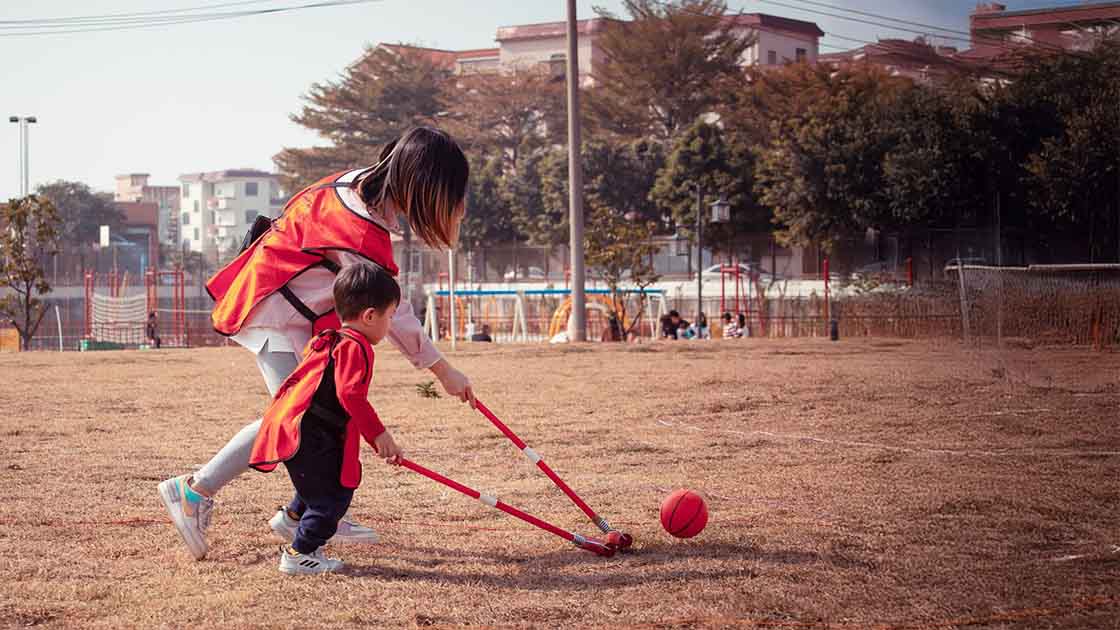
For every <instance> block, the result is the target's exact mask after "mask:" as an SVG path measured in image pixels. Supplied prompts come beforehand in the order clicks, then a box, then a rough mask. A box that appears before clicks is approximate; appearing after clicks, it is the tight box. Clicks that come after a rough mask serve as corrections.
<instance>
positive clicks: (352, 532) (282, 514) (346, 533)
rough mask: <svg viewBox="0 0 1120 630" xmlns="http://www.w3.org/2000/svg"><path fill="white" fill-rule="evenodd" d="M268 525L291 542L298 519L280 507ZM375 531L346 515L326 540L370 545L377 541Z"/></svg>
mask: <svg viewBox="0 0 1120 630" xmlns="http://www.w3.org/2000/svg"><path fill="white" fill-rule="evenodd" d="M268 526H269V527H271V528H272V531H273V532H275V533H276V535H277V536H279V537H281V538H283V539H284V540H286V541H288V542H292V541H293V540H295V538H296V530H297V529H299V521H295V520H292V518H291V517H290V516H288V510H287V509H285V508H283V507H281V508H280V509H278V510H276V514H275V515H274V516H273V517H272V518H271V519H269V520H268ZM377 541H378V538H377V533H376V532H374V531H373V530H372V529H370V528H368V527H365V526H362V525H358V524H357V523H354V522H352V521H350V520H347V519H346V517H343V518H342V520H341V521H339V522H338V529H337V530H335V533H334V536H331V539H330V540H329V541H327V542H332V543H356V544H366V545H372V544H375V543H377Z"/></svg>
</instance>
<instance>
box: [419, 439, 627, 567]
mask: <svg viewBox="0 0 1120 630" xmlns="http://www.w3.org/2000/svg"><path fill="white" fill-rule="evenodd" d="M400 465H401V466H404V467H405V468H407V469H409V470H412V471H414V472H418V473H420V474H421V475H424V476H425V477H427V478H428V479H431V480H432V481H436V482H439V483H442V484H443V485H445V486H447V487H448V488H451V489H452V490H458V491H459V492H462V493H463V494H465V495H467V496H468V497H471V498H472V499H478V500H479V501H482V502H483V503H485V504H486V505H489V506H490V507H492V508H497V509H499V510H501V511H503V512H505V513H506V514H509V515H511V516H516V517H517V518H519V519H521V520H523V521H525V522H526V523H529V524H530V525H536V526H537V527H539V528H541V529H543V530H545V531H546V532H549V533H552V534H556V535H557V536H559V537H561V538H563V539H564V540H567V541H568V542H570V543H572V544H573V545H575V546H577V547H579V548H580V549H584V550H586V551H590V552H591V553H593V554H596V555H599V556H604V557H607V558H609V557H611V556H613V555H614V552H615V547H614V546H612V545H608V544H606V543H605V542H603V541H601V540H597V539H595V538H586V537H584V536H580V535H579V534H576V533H574V532H569V531H564V530H562V529H560V528H559V527H557V526H555V525H553V524H552V523H549V522H547V521H542V520H541V519H539V518H537V517H535V516H533V515H532V514H527V513H525V512H522V511H521V510H519V509H517V508H515V507H513V506H512V505H509V504H506V503H503V502H501V501H499V500H498V499H497V498H496V497H492V496H490V495H486V494H482V493H481V492H479V491H478V490H475V489H473V488H468V487H467V486H464V485H463V484H461V483H459V482H458V481H455V480H454V479H448V478H447V477H444V476H443V475H441V474H439V473H437V472H435V471H434V470H428V469H427V468H424V467H423V466H421V465H420V464H417V463H416V462H413V461H410V460H407V459H405V458H403V457H402V458H400Z"/></svg>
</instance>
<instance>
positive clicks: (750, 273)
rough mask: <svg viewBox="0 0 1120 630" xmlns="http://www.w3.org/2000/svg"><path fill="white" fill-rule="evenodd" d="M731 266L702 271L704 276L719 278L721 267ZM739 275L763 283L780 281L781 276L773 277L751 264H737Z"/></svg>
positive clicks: (768, 272)
mask: <svg viewBox="0 0 1120 630" xmlns="http://www.w3.org/2000/svg"><path fill="white" fill-rule="evenodd" d="M730 266H731V265H712V266H711V267H708V268H707V269H705V270H704V275H705V276H719V274H720V269H721V268H723V267H730ZM738 267H739V273H740V274H742V276H743V278H744V279H746V278H754V277H758V278H759V279H760V280H762V281H763V282H773V281H774V280H781V279H782V276H781V275H774V273H773V272H771V271H769V270H767V269H763V268H762V267H760V266H758V265H755V264H751V263H739V265H738Z"/></svg>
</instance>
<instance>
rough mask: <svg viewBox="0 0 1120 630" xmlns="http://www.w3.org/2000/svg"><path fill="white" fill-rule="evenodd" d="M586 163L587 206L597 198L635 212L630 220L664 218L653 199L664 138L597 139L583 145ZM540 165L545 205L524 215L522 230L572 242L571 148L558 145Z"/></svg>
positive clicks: (545, 240) (536, 239)
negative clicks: (568, 149) (651, 140)
mask: <svg viewBox="0 0 1120 630" xmlns="http://www.w3.org/2000/svg"><path fill="white" fill-rule="evenodd" d="M582 164H583V172H584V176H583V189H584V205H585V206H586V207H587V208H590V207H591V206H592V204H593V203H597V204H599V205H601V206H604V207H607V208H612V209H614V210H615V211H617V212H618V213H619V214H620V215H629V216H630V219H628V220H630V221H637V220H641V221H655V222H660V219H661V216H660V211H659V210H658V208H657V206H656V205H655V204H653V203H652V202H650V201H649V200H648V198H649V191H650V189H651V188H652V187H653V184H654V181H655V180H656V178H657V173H658V171H659V170H660V169H661V167H662V166H663V165H664V164H665V156H664V151H663V150H662V148H661V144H660V143H657V142H650V141H647V140H629V141H628V140H622V139H619V138H613V139H612V138H609V137H603V138H599V139H595V140H591V141H588V142H585V143H584V145H583V154H582ZM539 170H540V183H539V190H540V204H541V205H540V208H539V210H538V211H537V212H535V213H533V214H531V215H530V216H528V217H522V218H521V219H520V227H521V230H522V232H523V233H524V234H525V235H526V236H527V237H529V240H530V242H532V243H536V244H541V245H558V244H562V243H567V242H568V188H569V186H568V152H567V151H566V150H564V149H553V150H551V151H548V152H547V153H545V154H543V156H542V157H541V160H540V166H539ZM588 215H590V213H588ZM588 224H590V222H589V221H588Z"/></svg>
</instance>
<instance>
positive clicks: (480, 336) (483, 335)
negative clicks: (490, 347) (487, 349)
mask: <svg viewBox="0 0 1120 630" xmlns="http://www.w3.org/2000/svg"><path fill="white" fill-rule="evenodd" d="M471 341H481V342H483V343H491V342H493V341H494V339H493V338H492V337H491V336H490V324H483V325H482V332H480V333H475V334H473V335H471Z"/></svg>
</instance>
